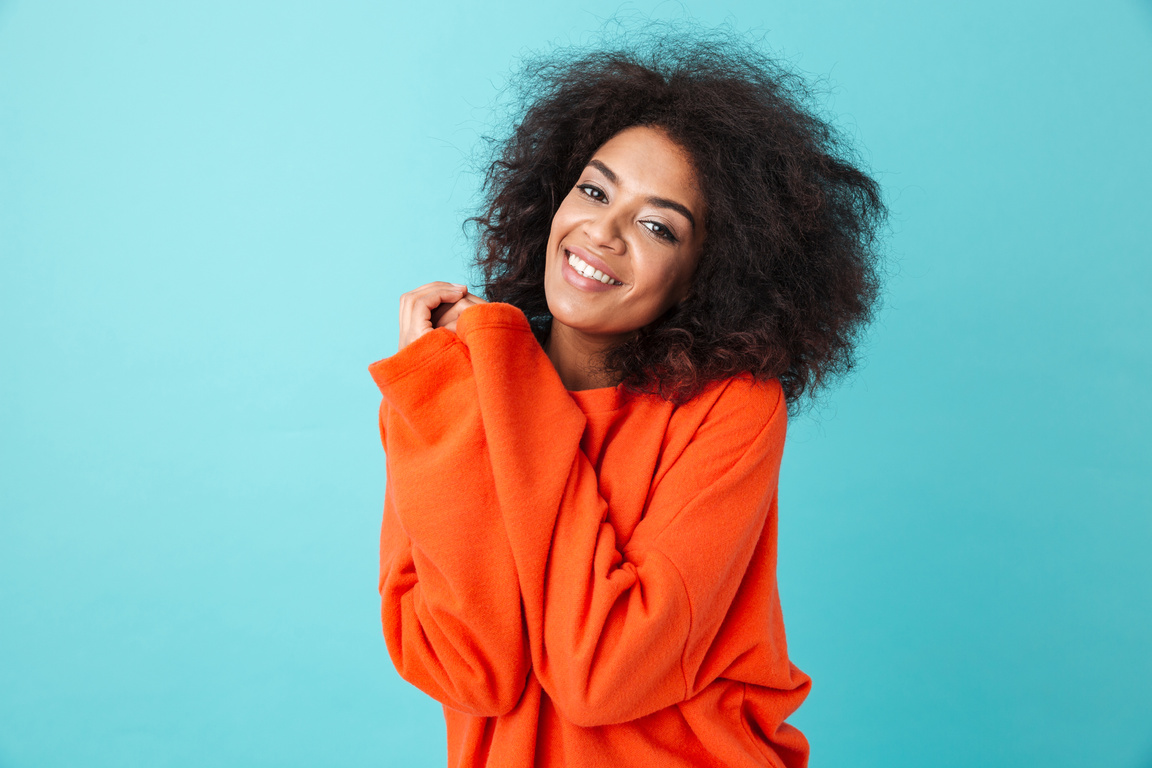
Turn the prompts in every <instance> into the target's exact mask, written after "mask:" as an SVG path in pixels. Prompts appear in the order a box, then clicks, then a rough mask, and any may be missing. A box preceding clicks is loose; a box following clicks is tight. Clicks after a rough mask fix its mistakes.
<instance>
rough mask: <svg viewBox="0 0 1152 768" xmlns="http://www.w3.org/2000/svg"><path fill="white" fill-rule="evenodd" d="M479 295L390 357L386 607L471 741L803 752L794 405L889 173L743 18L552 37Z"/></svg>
mask: <svg viewBox="0 0 1152 768" xmlns="http://www.w3.org/2000/svg"><path fill="white" fill-rule="evenodd" d="M521 85H522V87H523V88H524V93H525V94H526V100H525V110H524V113H523V115H522V117H521V119H520V120H519V121H518V122H517V125H516V128H515V130H514V131H513V132H512V135H511V136H510V137H509V138H508V139H507V140H506V141H505V142H504V143H503V144H502V145H500V146H498V148H497V149H498V151H497V157H496V158H495V159H494V161H493V163H492V164H491V166H490V168H489V172H488V176H487V179H486V181H487V186H486V189H487V192H488V195H489V196H488V199H487V206H486V210H485V211H484V213H483V215H481V216H479V217H477V218H476V219H474V221H475V222H476V223H477V224H479V226H480V229H481V232H482V235H483V237H482V249H481V254H480V256H479V258H478V263H479V265H480V267H481V268H482V270H483V271H484V275H485V294H486V296H487V299H484V298H481V297H479V296H476V295H475V294H472V293H469V292H468V291H467V289H466V287H465V286H463V285H458V284H452V283H443V282H438V283H430V284H428V285H425V286H422V287H420V288H417V289H415V290H413V291H410V292H408V293H406V294H404V296H403V297H402V298H401V301H400V344H399V347H400V349H399V351H398V352H397V353H396V354H395V355H393V356H392V357H389V358H385V359H383V360H380V361H378V362H376V363H373V364H372V365H371V366H369V370H370V371H371V373H372V376H373V378H374V379H375V381H376V383H377V385H378V386H379V388H380V391H381V393H382V394H383V402H382V404H381V408H380V430H381V436H382V439H383V443H384V448H385V451H386V453H387V459H388V488H387V492H386V494H385V501H384V520H383V528H382V534H381V558H380V562H381V570H380V583H379V587H380V594H381V598H382V619H383V625H384V634H385V638H386V640H387V645H388V650H389V652H390V654H391V656H392V660H393V662H394V663H395V665H396V668H397V670H399V672H400V674H401V675H402V676H403V677H404V678H405V679H407V680H408V681H409V682H411V683H412V684H414V685H416V686H418V687H419V688H420V689H421V690H423V691H425V692H426V693H427V694H428V695H430V696H432V697H434V698H435V699H437V700H438V701H440V702H441V703H442V704H443V705H444V717H445V722H446V724H447V739H448V750H449V761H450V764H451V765H453V766H511V767H514V768H515V767H519V766H524V767H525V768H527V767H528V766H586V765H587V766H591V765H605V766H607V765H611V766H660V767H661V768H678V767H681V766H682V767H683V768H687V767H688V766H702V765H710V766H748V767H751V766H781V765H787V766H803V765H805V764H806V762H807V759H808V743H807V741H806V740H805V738H804V736H803V735H802V734H801V733H800V732H799V731H797V730H796V729H795V728H793V727H792V726H790V725H789V724H788V723H787V722H786V719H787V717H788V716H789V715H790V714H791V713H792V712H793V711H794V710H795V709H796V708H797V707H798V706H799V705H800V703H801V701H803V699H804V697H805V696H806V694H807V692H808V688H809V679H808V677H807V676H806V675H805V674H804V673H803V672H801V671H800V670H799V669H797V668H796V667H795V666H794V665H793V664H792V663H791V661H790V660H789V657H788V650H787V642H786V639H785V634H784V623H783V617H782V614H781V610H780V600H779V595H778V592H777V586H776V576H775V568H776V531H777V495H776V489H777V480H778V473H779V468H780V460H781V456H782V452H783V447H784V436H785V431H786V423H787V416H788V408H789V406H790V405H795V404H796V403H798V402H799V401H800V398H801V396H802V395H804V394H805V393H806V392H808V391H810V390H811V388H812V387H813V386H815V385H819V384H823V383H827V381H828V380H830V378H831V377H832V376H833V375H834V374H836V373H841V372H843V371H845V370H847V369H848V368H849V367H850V366H851V363H852V348H853V341H854V339H855V337H856V334H857V332H858V331H859V329H860V328H861V327H862V325H863V324H864V322H865V321H866V320H867V319H868V317H869V316H870V312H871V308H872V305H873V301H874V299H875V295H876V291H877V280H876V273H875V269H874V262H875V255H874V252H873V250H872V242H873V235H874V233H875V231H876V227H877V226H878V224H879V222H880V220H881V218H882V216H883V206H882V205H881V202H880V197H879V190H878V188H877V186H876V184H875V182H873V181H872V180H871V179H870V178H869V177H868V176H867V175H865V174H864V173H863V172H861V171H860V170H858V169H857V168H856V167H855V165H853V164H852V163H851V162H849V161H848V160H847V159H845V156H844V152H843V149H842V148H841V146H840V145H839V144H838V143H837V140H836V133H835V131H834V130H833V129H832V128H831V127H830V126H829V125H828V124H827V123H825V122H822V121H821V120H820V119H818V118H816V117H815V116H814V115H813V114H812V113H811V111H810V110H808V109H807V108H806V107H805V106H804V93H805V92H804V89H803V86H802V83H801V82H800V81H799V80H798V79H797V78H795V77H794V76H792V75H790V74H788V73H787V72H785V71H783V70H781V69H780V68H779V67H778V66H777V65H776V64H775V63H774V62H772V61H771V60H769V59H767V58H766V57H764V56H762V55H761V54H759V53H757V52H756V51H755V50H754V49H753V48H742V47H740V45H738V44H737V43H736V42H733V41H731V40H730V39H725V40H724V41H721V42H717V41H709V40H702V39H696V38H691V39H685V38H683V37H669V38H664V39H661V40H658V41H656V43H655V44H654V45H651V46H649V47H648V48H646V49H643V50H642V51H631V52H627V51H607V52H606V51H593V52H591V53H588V54H585V55H582V56H572V55H570V54H569V53H568V52H564V53H563V54H562V55H559V56H557V57H556V59H554V60H546V61H543V62H537V63H535V64H530V65H529V66H528V68H527V69H526V70H525V77H524V79H523V80H522V81H521Z"/></svg>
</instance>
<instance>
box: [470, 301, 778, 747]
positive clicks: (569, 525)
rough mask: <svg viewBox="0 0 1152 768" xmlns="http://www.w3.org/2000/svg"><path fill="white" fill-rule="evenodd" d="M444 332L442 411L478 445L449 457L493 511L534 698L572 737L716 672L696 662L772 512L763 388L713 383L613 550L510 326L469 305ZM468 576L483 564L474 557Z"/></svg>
mask: <svg viewBox="0 0 1152 768" xmlns="http://www.w3.org/2000/svg"><path fill="white" fill-rule="evenodd" d="M457 333H458V334H459V338H460V339H461V341H462V342H463V343H464V344H465V345H466V346H467V348H468V356H469V359H470V361H471V369H472V379H473V381H474V385H473V386H474V388H472V389H468V390H467V394H468V396H470V397H471V396H474V397H475V400H463V399H462V400H461V401H459V402H458V403H456V404H455V412H456V413H458V414H461V415H462V414H464V413H468V414H469V416H468V418H469V419H470V420H472V419H474V420H475V422H474V423H476V424H477V426H476V427H475V429H476V432H475V434H474V435H473V436H472V437H471V438H469V439H470V440H473V441H475V442H474V443H473V444H472V445H473V447H476V446H477V445H478V444H480V443H483V446H484V448H483V451H482V454H483V455H480V454H475V453H473V452H472V450H471V449H470V450H467V451H460V452H459V453H458V460H459V463H460V464H467V465H468V467H469V471H470V472H476V473H491V475H490V480H488V478H485V482H490V483H491V488H492V489H493V493H494V498H493V501H494V502H495V503H494V504H493V505H492V506H490V507H487V508H486V511H485V512H483V513H481V514H486V515H488V523H487V525H488V526H489V527H491V528H493V529H495V528H498V527H502V528H503V529H504V531H505V532H506V534H507V542H508V546H509V548H510V552H511V557H512V559H513V562H514V569H515V572H516V577H517V579H518V581H519V589H520V597H521V599H522V605H523V611H524V619H525V626H526V630H527V641H528V646H529V652H530V654H531V664H532V667H533V669H534V671H535V674H536V676H537V677H538V679H539V680H540V683H541V685H542V686H543V688H544V689H545V691H546V692H547V693H548V695H549V697H550V698H551V699H552V701H553V703H554V704H555V706H556V707H557V709H558V710H559V711H560V712H561V713H562V714H563V715H564V716H565V717H566V718H567V719H568V720H570V721H571V722H573V723H575V724H576V725H580V726H585V727H591V726H596V725H604V724H610V723H617V722H625V721H628V720H633V719H635V718H638V717H642V716H644V715H647V714H650V713H652V712H655V711H657V710H659V709H662V708H664V707H667V706H670V705H673V704H676V703H678V702H681V701H684V700H685V699H688V698H690V697H692V696H694V695H695V694H696V693H698V692H699V691H701V690H702V689H703V688H704V687H705V686H707V685H708V684H709V683H711V682H712V680H713V679H715V676H716V675H718V674H719V672H720V671H722V670H720V669H713V668H711V667H710V666H709V664H708V663H707V662H708V658H709V656H708V651H709V648H710V647H711V646H712V641H713V640H714V639H715V638H716V636H717V634H718V633H719V632H720V630H721V627H722V625H723V622H724V620H725V618H726V617H727V616H728V614H729V608H730V606H731V605H732V603H733V600H734V599H735V597H736V595H737V592H738V588H739V586H740V583H741V581H742V578H743V574H744V573H745V572H746V571H747V569H748V566H749V562H750V560H751V558H752V556H753V552H754V551H755V549H756V546H757V543H758V541H759V540H760V538H761V535H762V533H763V531H764V528H765V525H766V524H767V523H768V521H769V517H770V516H771V515H772V514H773V513H774V510H775V499H776V496H775V494H776V484H777V483H776V480H777V474H778V471H779V465H780V459H781V456H782V451H783V443H784V433H785V422H786V409H785V407H784V398H783V394H782V390H781V389H780V387H779V384H778V383H776V382H768V383H756V382H753V381H751V379H747V380H743V379H737V380H733V381H731V382H728V383H726V384H724V385H721V386H723V387H725V391H723V392H722V393H721V396H719V397H717V398H716V400H715V403H714V404H713V407H712V409H711V410H710V411H709V413H708V415H707V417H706V418H704V419H703V421H702V422H701V423H700V425H699V426H698V428H697V430H696V433H695V434H694V435H693V437H692V439H691V440H690V441H689V442H688V443H687V445H686V446H685V447H684V448H683V450H682V451H681V452H680V454H679V456H677V457H676V458H675V460H674V461H673V462H672V463H671V465H670V466H667V467H665V468H663V469H662V470H661V471H660V474H659V476H658V477H657V478H656V479H655V480H654V481H653V486H652V490H651V491H650V496H649V500H648V503H647V506H646V509H645V512H644V517H643V519H642V520H641V522H640V523H639V525H638V526H637V527H636V529H635V531H634V532H633V534H632V536H631V538H630V539H629V541H628V543H627V546H626V547H624V546H622V544H621V543H620V542H617V541H616V538H615V531H614V529H613V527H612V525H611V524H610V523H609V522H608V517H609V509H608V506H607V503H606V502H605V500H604V498H603V497H602V496H601V495H600V493H599V483H598V478H597V476H596V472H595V468H594V467H593V465H592V464H591V462H590V461H589V460H588V458H587V457H586V456H585V455H584V454H583V452H582V451H581V450H580V441H581V437H582V435H583V432H584V426H585V418H584V414H583V412H581V411H580V409H579V408H578V407H577V405H576V404H575V402H574V401H573V400H572V398H571V396H570V395H569V394H568V392H567V390H566V389H565V388H564V387H563V385H562V383H561V381H560V379H559V376H558V375H557V374H556V371H555V369H554V368H553V367H552V365H551V363H550V361H549V360H548V358H547V356H546V355H545V354H544V352H543V350H542V349H541V348H540V346H539V344H537V343H536V342H535V339H534V337H533V336H532V333H531V330H530V328H529V326H528V323H527V320H526V319H525V318H524V316H523V314H522V313H521V312H520V311H519V310H517V309H516V308H514V307H512V306H510V305H506V304H497V303H492V304H481V305H476V306H473V307H469V308H468V309H467V310H465V311H464V312H463V313H461V316H460V318H459V320H458V321H457ZM729 390H730V391H729ZM463 392H464V390H461V393H462V394H463ZM473 414H474V415H473ZM644 481H645V482H647V481H648V479H645V480H644ZM475 565H476V566H483V567H495V564H494V563H493V562H492V560H490V559H489V560H486V561H485V562H484V563H483V564H481V563H475ZM499 567H500V568H501V569H502V570H501V573H502V574H504V573H506V567H505V566H503V565H501V566H499ZM774 588H775V585H774V584H773V585H772V589H773V590H774ZM778 639H779V641H780V643H781V644H782V639H783V638H782V637H780V638H778ZM781 651H782V649H781ZM783 653H784V656H785V658H786V652H783Z"/></svg>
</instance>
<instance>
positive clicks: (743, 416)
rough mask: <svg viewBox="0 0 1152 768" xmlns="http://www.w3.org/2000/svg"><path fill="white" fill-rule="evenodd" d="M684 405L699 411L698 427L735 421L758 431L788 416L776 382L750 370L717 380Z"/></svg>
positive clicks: (779, 387)
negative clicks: (700, 418) (700, 420)
mask: <svg viewBox="0 0 1152 768" xmlns="http://www.w3.org/2000/svg"><path fill="white" fill-rule="evenodd" d="M685 405H686V406H687V407H693V406H694V407H695V409H696V410H698V411H699V412H700V414H701V415H702V416H703V419H702V422H701V426H704V425H707V424H716V425H718V424H724V423H728V424H739V425H742V426H743V427H744V428H746V429H747V430H750V431H753V432H756V433H759V432H761V431H762V430H763V429H765V428H766V427H768V426H769V425H771V424H773V423H777V422H778V423H780V424H784V423H786V422H787V419H788V404H787V402H786V400H785V397H784V388H783V387H782V386H781V385H780V381H779V380H778V379H756V378H754V377H753V376H752V374H750V373H744V374H740V375H738V376H733V377H732V378H729V379H724V380H722V381H718V382H716V383H714V384H713V385H712V386H711V387H709V388H708V389H706V390H705V391H704V392H702V393H701V394H700V395H699V396H698V397H696V398H695V399H694V400H693V401H690V402H689V403H686V404H685Z"/></svg>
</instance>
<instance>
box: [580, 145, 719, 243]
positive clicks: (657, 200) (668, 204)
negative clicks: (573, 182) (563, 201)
mask: <svg viewBox="0 0 1152 768" xmlns="http://www.w3.org/2000/svg"><path fill="white" fill-rule="evenodd" d="M588 165H590V166H592V167H593V168H595V169H596V170H598V171H600V173H602V174H604V175H605V176H607V177H608V181H610V182H612V183H613V184H617V185H618V184H619V183H620V178H619V177H618V176H617V175H616V174H615V173H613V171H612V169H611V168H609V167H608V166H606V165H604V163H602V162H600V161H599V160H596V159H595V158H593V159H592V160H589V161H588ZM648 203H649V204H651V205H655V206H656V207H658V208H668V209H671V210H673V211H676V212H677V213H679V214H680V215H682V216H683V217H684V218H686V219H688V221H689V223H691V224H692V228H693V229H695V228H696V217H695V216H693V215H692V211H690V210H688V209H687V208H686V207H685V206H683V205H681V204H680V203H678V202H676V201H675V200H669V199H668V198H665V197H649V198H648Z"/></svg>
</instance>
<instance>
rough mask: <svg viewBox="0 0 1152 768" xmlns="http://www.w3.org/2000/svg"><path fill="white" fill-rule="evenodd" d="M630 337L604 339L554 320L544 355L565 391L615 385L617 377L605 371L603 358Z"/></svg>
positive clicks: (545, 344)
mask: <svg viewBox="0 0 1152 768" xmlns="http://www.w3.org/2000/svg"><path fill="white" fill-rule="evenodd" d="M624 338H626V337H612V338H607V339H606V338H604V337H603V336H592V335H589V334H587V333H583V332H581V331H578V330H576V329H575V328H569V327H568V326H566V325H563V324H561V323H558V322H556V321H555V320H553V321H552V330H551V332H550V333H549V334H548V340H547V341H546V342H545V343H544V352H545V354H547V355H548V359H549V360H551V361H552V365H553V366H554V367H555V368H556V372H557V373H558V374H560V381H562V382H563V383H564V388H565V389H568V390H572V391H579V390H582V389H597V388H599V387H611V386H615V385H616V384H617V383H618V382H617V381H616V377H615V376H613V375H612V374H610V373H608V372H607V371H605V370H604V368H603V365H602V364H601V363H600V359H601V356H602V355H603V354H604V353H605V352H607V351H608V350H609V349H611V348H612V347H613V346H615V345H616V344H618V343H620V341H623V339H624Z"/></svg>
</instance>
